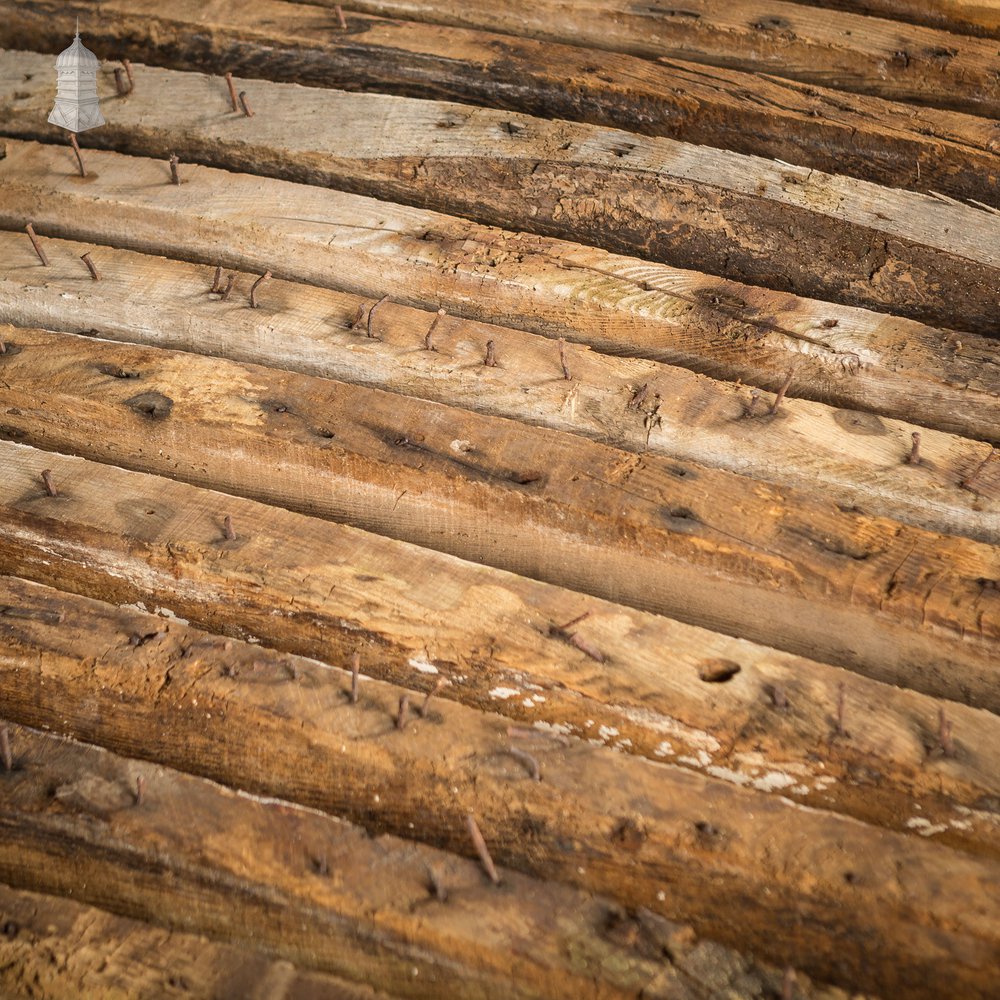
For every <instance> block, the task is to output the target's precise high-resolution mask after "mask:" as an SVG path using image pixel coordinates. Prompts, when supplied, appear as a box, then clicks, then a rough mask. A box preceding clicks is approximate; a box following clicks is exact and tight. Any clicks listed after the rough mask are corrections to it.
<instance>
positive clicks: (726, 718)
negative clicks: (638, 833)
mask: <svg viewBox="0 0 1000 1000" xmlns="http://www.w3.org/2000/svg"><path fill="white" fill-rule="evenodd" d="M681 640H682V643H683V644H684V645H683V646H682V655H686V653H687V652H688V651H690V652H691V654H692V655H697V653H698V648H697V646H698V636H697V635H692V634H690V633H688V634H686V635H685V634H684V633H683V632H681ZM741 652H744V653H745V650H744V651H741ZM375 659H376V662H375V664H374V669H375V672H378V670H379V665H378V658H377V654H376V658H375ZM568 659H569V661H570V662H568V663H567V665H566V673H565V678H566V680H565V687H564V688H562V689H559V688H556V687H555V685H554V683H553V678H554V676H555V675H554V674H550V675H546V674H545V670H544V668H543V669H542V670H540V671H536V672H535V674H534V676H535V677H536V679H537V680H539V681H540V682H541V683H540V684H537V685H535V684H534V681H532V680H530V679H529V677H528V676H524V677H523V678H522V679H520V680H519V681H518V684H519V687H518V688H506V689H504V688H498V689H494V690H493V692H491V699H492V705H493V706H494V707H495V710H496V711H497V712H500V713H503V714H504V715H505V716H506V717H507V721H509V719H510V717H511V716H514V717H515V718H524V720H525V721H526V722H530V720H532V719H533V720H534V722H535V723H536V725H537V727H538V728H537V729H535V730H532V729H529V728H525V727H514V728H513V729H512V730H510V731H508V730H507V729H506V728H505V726H504V724H503V721H502V720H500V719H498V718H497V717H496V716H495V715H493V714H484V713H483V712H481V711H480V710H478V709H475V708H471V707H464V706H463V705H461V704H456V702H455V701H454V700H453V699H455V698H458V699H459V701H461V700H463V699H466V698H468V694H469V692H468V691H467V690H466V688H467V687H468V685H467V684H466V682H465V681H464V680H462V679H461V678H460V677H455V678H453V680H452V682H451V683H450V684H449V685H447V686H444V687H440V688H438V687H437V686H436V685H437V683H438V681H439V680H440V676H435V675H433V674H431V675H426V674H424V673H422V672H420V671H418V670H411V671H410V672H409V674H408V675H407V676H405V677H404V683H405V685H406V686H405V687H404V686H399V685H390V684H388V683H385V682H381V681H376V680H374V679H371V678H370V676H369V674H370V672H371V671H372V666H370V664H371V660H372V657H371V654H370V652H368V651H366V652H365V654H364V663H365V674H364V676H363V677H362V678H361V680H360V682H359V701H358V703H357V705H354V704H351V703H350V702H349V700H348V692H349V691H350V689H351V677H350V674H349V673H347V672H346V671H344V670H336V669H330V668H329V667H327V666H326V665H324V664H320V663H318V662H317V661H315V660H310V659H305V658H302V657H298V656H294V655H289V654H286V653H282V654H278V653H275V652H272V651H270V650H268V649H266V648H262V647H261V646H260V645H257V644H252V645H251V644H248V643H243V642H240V641H238V640H231V639H226V640H223V639H222V638H219V637H216V636H211V635H206V634H205V633H204V632H201V631H198V630H197V629H194V628H192V627H190V626H188V625H185V624H182V623H179V622H177V621H176V620H165V619H164V618H162V617H158V616H155V615H151V614H146V613H141V612H139V611H136V610H135V609H134V608H115V607H113V606H112V605H108V604H103V603H100V602H97V601H93V600H90V599H87V598H83V597H78V596H75V595H69V594H66V593H64V592H61V591H54V590H50V589H48V588H47V587H42V586H39V585H37V584H32V583H28V582H26V581H23V580H16V579H10V578H0V692H2V695H3V703H4V712H5V715H6V717H7V718H8V719H10V720H12V721H15V722H18V723H21V724H24V725H31V726H35V727H41V726H47V725H55V726H56V728H57V729H58V731H59V732H60V733H62V734H63V735H67V736H72V737H74V738H77V739H82V740H85V741H86V742H90V743H97V744H99V745H101V746H106V747H110V748H112V749H114V750H116V751H117V752H120V753H126V754H128V755H130V756H135V757H142V758H144V759H148V760H153V761H156V762H159V763H162V764H166V765H168V766H171V767H176V768H178V769H179V770H183V771H187V772H189V773H193V774H201V775H203V776H205V777H208V778H212V779H215V780H217V781H222V782H223V783H225V784H229V785H233V786H236V787H241V788H247V789H249V790H251V791H254V792H257V793H261V794H268V795H277V796H280V797H282V798H287V799H291V800H294V801H296V802H299V803H302V804H305V805H309V806H312V807H316V808H320V809H323V810H325V811H327V812H335V813H336V814H338V815H345V816H347V817H348V818H350V819H352V820H353V821H356V822H360V823H363V824H366V825H368V826H373V825H374V826H375V827H377V828H379V829H384V830H388V831H390V832H396V833H399V834H400V835H403V836H412V835H413V828H411V826H410V824H411V823H413V824H415V825H419V826H420V829H421V834H420V835H421V836H424V837H426V836H430V838H431V840H432V841H433V840H435V838H437V837H440V836H442V834H441V832H440V830H439V829H438V827H437V824H436V822H435V821H434V820H433V819H428V818H427V814H428V812H430V813H433V811H434V810H433V808H432V807H429V806H428V803H430V802H433V801H434V800H435V799H437V798H442V799H443V800H447V799H448V798H449V797H450V796H451V794H452V793H451V789H452V788H454V787H456V786H461V787H465V786H466V785H468V784H469V783H470V782H472V783H473V784H474V785H475V787H476V791H477V796H479V798H478V800H477V804H476V809H477V811H478V812H480V813H482V814H483V815H485V816H488V818H489V821H490V823H491V824H496V829H497V830H498V831H499V830H500V829H501V828H502V829H503V830H504V833H503V835H502V836H500V838H499V840H500V842H502V843H503V845H504V847H503V850H504V851H505V852H506V853H505V857H506V858H508V859H509V860H510V861H511V863H515V862H516V863H518V864H520V865H521V866H522V867H523V866H524V865H525V864H529V863H530V865H532V866H534V867H536V868H537V869H538V870H542V868H543V866H544V864H546V863H547V862H545V861H544V860H543V856H544V855H546V852H551V851H552V847H551V840H552V838H553V837H555V838H556V839H558V838H559V837H560V836H563V835H565V836H566V837H569V838H570V839H574V838H578V837H579V836H580V834H579V833H577V832H574V829H575V828H576V827H578V828H580V829H583V830H586V829H588V823H587V822H586V821H585V820H584V819H582V818H581V817H584V816H586V815H589V811H590V810H591V809H592V808H593V806H592V804H591V801H590V800H591V798H592V797H594V788H595V784H594V781H595V780H596V779H595V778H594V777H593V775H591V772H590V770H589V764H588V763H587V760H589V758H585V759H581V758H580V757H579V756H574V755H573V754H571V755H570V756H569V757H567V756H566V755H564V753H563V750H562V748H563V747H565V746H567V745H569V744H568V742H567V740H566V739H565V738H564V736H565V734H567V733H573V734H575V735H576V736H579V737H580V738H581V739H583V738H586V739H587V741H588V742H589V743H593V744H596V745H601V744H605V745H606V746H608V747H613V748H614V749H615V750H617V751H620V752H621V753H628V754H637V755H640V756H647V757H649V758H650V759H652V760H657V761H661V762H665V763H674V764H676V765H678V766H680V767H683V768H686V769H693V770H695V771H699V772H701V774H702V775H703V776H708V777H711V778H713V779H721V780H724V781H728V782H730V783H731V784H734V785H739V786H743V787H746V788H753V789H756V790H757V791H758V792H759V793H761V794H772V795H779V796H787V797H789V798H791V799H792V800H793V801H795V802H797V803H801V804H804V805H809V806H812V807H813V808H817V809H822V810H825V811H835V812H841V813H844V814H846V815H848V816H853V817H855V818H857V819H860V820H863V821H864V822H866V823H872V824H875V825H878V826H883V827H885V828H887V829H889V830H894V831H897V832H900V833H910V834H911V835H914V834H916V835H919V836H921V837H927V838H933V840H934V842H937V843H944V844H947V845H949V846H951V847H956V848H961V849H963V850H965V851H968V852H972V853H976V854H980V855H983V856H986V857H992V858H993V859H994V860H996V859H998V857H1000V806H998V805H997V802H998V800H1000V794H998V793H1000V778H998V774H1000V770H998V768H997V755H998V753H1000V749H998V748H1000V740H998V738H997V732H998V728H1000V720H998V719H997V717H996V716H994V715H991V714H990V713H987V712H983V711H979V710H975V709H970V708H967V707H965V706H961V705H957V704H955V703H940V702H934V701H932V700H930V699H928V698H926V697H924V696H922V695H919V694H916V693H914V692H910V691H904V690H902V689H898V688H893V687H889V686H886V685H881V684H878V683H877V682H874V681H868V680H864V679H860V678H856V677H850V676H849V675H845V674H844V673H843V672H842V671H839V670H836V669H834V668H831V667H827V666H825V665H822V664H818V663H812V662H809V661H802V660H795V659H794V658H791V657H787V656H780V655H775V654H773V653H772V654H771V655H770V656H768V655H761V656H758V658H757V661H756V662H755V663H748V664H747V666H746V667H745V668H743V669H741V670H740V672H739V673H738V674H736V675H735V676H733V677H732V678H730V679H729V680H728V681H725V682H716V683H706V682H704V681H702V680H701V679H700V678H699V676H698V673H697V671H695V670H693V669H692V670H684V669H677V670H674V669H671V670H661V671H659V672H653V671H650V670H648V669H646V667H645V664H644V663H643V662H642V656H641V653H639V657H638V659H639V662H638V663H635V662H632V660H631V659H630V660H626V661H623V662H621V663H618V664H612V665H608V666H606V667H605V668H604V669H603V670H601V671H600V673H599V674H593V675H592V681H591V682H590V683H587V682H583V683H581V677H582V675H581V673H580V671H579V670H578V669H576V668H575V667H574V666H573V664H572V660H573V659H574V657H572V656H570V657H568ZM744 659H745V658H744ZM716 662H719V663H724V662H725V661H722V660H717V661H716ZM732 662H735V661H732ZM425 669H426V667H425ZM793 672H794V674H795V675H796V679H797V681H798V683H797V684H795V685H794V686H790V684H789V682H790V681H791V680H792V674H793ZM840 684H845V688H847V687H848V686H849V699H848V700H847V703H846V707H845V712H844V728H845V730H847V729H848V727H849V733H850V735H849V736H847V735H846V734H840V735H838V734H836V732H835V723H833V722H832V720H831V712H832V711H833V712H834V714H835V706H836V703H837V699H838V693H839V685H840ZM472 688H473V691H472V693H473V695H474V693H475V692H474V688H475V685H472ZM542 691H544V692H545V693H544V694H543V693H542ZM428 692H433V694H432V695H431V696H430V698H429V700H428V704H427V710H426V711H424V712H423V714H422V715H421V714H420V713H421V706H422V705H423V703H424V701H425V698H427V693H428ZM494 692H496V693H494ZM769 692H770V693H769ZM779 693H780V695H783V696H784V699H785V704H784V707H781V706H780V705H776V704H775V698H778V701H779V702H780V700H781V699H780V697H778V695H779ZM404 695H408V696H409V699H410V706H411V708H410V715H409V717H408V721H407V722H406V724H405V731H406V734H407V735H405V736H404V735H402V734H400V732H399V731H397V730H396V729H395V726H394V722H393V720H394V717H396V716H397V714H398V706H399V703H400V699H401V698H402V697H403V696H404ZM525 696H527V697H525ZM192 699H195V700H196V701H197V703H198V704H199V705H201V707H202V709H203V711H195V710H194V708H193V707H192ZM123 702H124V703H126V704H127V705H128V710H127V712H123V711H122V710H121V705H122V703H123ZM639 703H641V704H642V705H643V710H642V711H639V712H635V711H629V710H627V709H625V708H623V707H622V706H623V705H627V704H633V705H635V704H639ZM942 709H943V710H944V712H945V717H946V720H947V722H949V723H950V724H951V726H952V751H953V752H952V754H951V755H948V754H947V753H946V751H945V748H943V747H941V746H940V745H939V744H940V740H939V732H938V731H939V729H940V725H939V714H940V711H941V710H942ZM667 712H669V713H670V714H664V713H667ZM206 713H208V715H206ZM584 715H588V716H589V718H587V719H586V722H585V723H581V722H577V721H573V720H579V719H582V718H583V716H584ZM623 716H624V717H625V718H626V719H627V724H626V728H627V729H628V731H629V733H630V735H628V736H626V735H624V733H623V731H622V729H621V728H619V727H620V726H621V724H622V720H623ZM213 720H214V721H213ZM705 727H707V728H705ZM667 733H669V734H670V736H671V739H669V740H664V736H665V734H667ZM557 734H558V735H557ZM633 736H636V737H637V738H636V739H633V738H632V737H633ZM573 745H574V746H575V745H576V744H575V743H574V744H573ZM519 752H520V753H521V754H522V756H521V757H520V758H519V757H518V756H517V754H518V753H519ZM525 752H527V753H529V755H531V756H533V757H534V762H532V759H531V756H529V757H528V758H527V759H525V758H524V757H523V753H525ZM305 759H308V760H309V761H310V767H309V768H307V769H303V767H302V761H303V760H305ZM328 760H329V761H333V762H334V764H333V766H334V768H335V769H336V770H337V771H338V772H339V773H340V774H341V779H340V780H338V781H336V782H330V781H329V778H328V773H327V768H326V766H324V762H325V761H328ZM713 761H724V763H713ZM248 762H254V763H252V764H250V765H248ZM608 766H609V768H611V770H615V769H617V771H618V776H617V777H615V778H614V779H613V780H612V782H611V783H612V785H613V787H615V788H628V789H630V794H639V791H640V789H641V788H642V787H644V786H643V780H642V779H641V775H643V774H645V773H646V771H645V770H643V769H641V768H640V772H639V773H640V778H637V779H635V780H634V781H633V779H632V778H631V777H629V775H630V774H631V773H632V771H631V769H630V768H631V765H630V764H628V763H627V762H626V761H618V760H617V759H615V760H614V761H613V762H609V765H608ZM533 767H537V769H538V773H539V774H540V776H541V777H540V779H539V780H542V781H544V782H545V783H546V787H547V788H548V787H554V788H558V789H559V790H560V795H562V796H563V805H564V806H565V808H564V810H563V812H562V813H561V815H560V816H557V817H555V818H553V817H552V816H546V817H542V819H544V822H542V819H539V822H538V823H535V824H534V825H533V826H532V828H531V831H528V829H527V825H526V824H525V823H524V810H528V812H531V810H532V809H534V808H535V807H534V806H533V805H532V804H531V796H530V795H527V796H525V795H522V794H521V793H523V792H525V791H526V790H527V789H530V788H532V787H533V783H532V781H531V773H532V768H533ZM609 773H610V772H609ZM876 775H877V777H876ZM657 780H659V779H657ZM873 781H877V784H878V795H873V794H872V782H873ZM373 791H375V792H377V793H378V796H377V797H376V798H373V795H372V793H373ZM581 796H582V798H583V801H582V804H581V805H580V811H578V810H577V808H576V807H575V806H574V807H572V808H570V806H569V802H570V800H572V799H574V797H575V798H577V799H579V798H580V797H581ZM596 798H597V799H600V798H601V796H596ZM739 801H742V800H739ZM487 802H489V803H491V804H489V805H487V804H486V803H487ZM498 803H504V805H503V806H502V808H501V807H498ZM609 808H610V806H609ZM483 810H486V812H483ZM638 815H639V814H638V813H637V814H636V816H633V817H632V819H633V820H635V822H636V823H638V822H639V821H638V818H637V817H638ZM515 816H517V817H520V818H519V819H518V820H516V822H517V823H520V824H521V827H517V826H516V825H512V824H514V823H515V820H514V819H512V817H515ZM570 817H573V818H572V819H571V818H570ZM536 818H538V817H537V816H536ZM627 818H628V817H627V816H622V817H618V819H619V821H620V822H625V821H626V820H627ZM428 824H429V825H428ZM640 825H641V824H640ZM559 831H562V832H561V833H560V832H559ZM495 836H496V835H495ZM446 839H447V838H446ZM708 839H709V840H711V839H712V838H708ZM706 846H708V845H706ZM526 859H530V860H526ZM625 889H626V883H625V882H622V883H621V884H620V885H619V886H618V887H617V889H615V891H616V892H617V891H618V890H622V891H625Z"/></svg>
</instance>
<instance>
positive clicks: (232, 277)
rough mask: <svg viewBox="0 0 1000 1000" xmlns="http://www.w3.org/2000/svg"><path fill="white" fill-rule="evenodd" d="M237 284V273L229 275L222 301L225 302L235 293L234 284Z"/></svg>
mask: <svg viewBox="0 0 1000 1000" xmlns="http://www.w3.org/2000/svg"><path fill="white" fill-rule="evenodd" d="M235 284H236V275H235V274H231V275H229V277H228V278H227V279H226V287H225V290H224V291H223V293H222V298H221V299H219V301H220V302H225V301H226V300H227V299H228V298H229V296H230V295H232V294H233V285H235Z"/></svg>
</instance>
